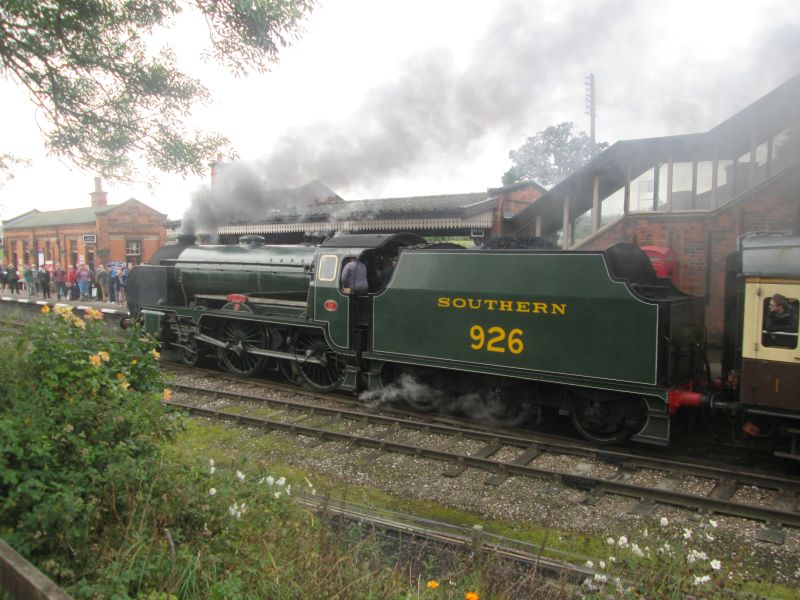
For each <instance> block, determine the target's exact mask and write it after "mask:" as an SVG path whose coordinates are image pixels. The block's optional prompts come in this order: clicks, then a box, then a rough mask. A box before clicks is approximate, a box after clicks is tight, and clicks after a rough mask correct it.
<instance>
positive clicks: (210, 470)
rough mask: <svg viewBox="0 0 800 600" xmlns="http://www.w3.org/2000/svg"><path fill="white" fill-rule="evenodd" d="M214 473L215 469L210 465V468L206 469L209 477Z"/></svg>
mask: <svg viewBox="0 0 800 600" xmlns="http://www.w3.org/2000/svg"><path fill="white" fill-rule="evenodd" d="M216 472H217V467H215V466H214V465H211V466H210V467H208V474H209V475H213V474H214V473H216Z"/></svg>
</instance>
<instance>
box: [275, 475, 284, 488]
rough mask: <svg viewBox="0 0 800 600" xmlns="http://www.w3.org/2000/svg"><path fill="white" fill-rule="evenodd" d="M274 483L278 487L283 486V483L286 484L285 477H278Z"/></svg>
mask: <svg viewBox="0 0 800 600" xmlns="http://www.w3.org/2000/svg"><path fill="white" fill-rule="evenodd" d="M275 484H276V485H277V486H279V487H283V486H284V485H286V477H281V478H280V479H278V481H276V482H275Z"/></svg>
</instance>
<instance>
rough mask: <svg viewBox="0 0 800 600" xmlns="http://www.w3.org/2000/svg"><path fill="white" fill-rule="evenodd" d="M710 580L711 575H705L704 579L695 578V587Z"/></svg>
mask: <svg viewBox="0 0 800 600" xmlns="http://www.w3.org/2000/svg"><path fill="white" fill-rule="evenodd" d="M710 579H711V577H710V576H709V575H703V576H702V577H697V576H695V578H694V584H695V585H700V584H703V583H706V582H707V581H709V580H710Z"/></svg>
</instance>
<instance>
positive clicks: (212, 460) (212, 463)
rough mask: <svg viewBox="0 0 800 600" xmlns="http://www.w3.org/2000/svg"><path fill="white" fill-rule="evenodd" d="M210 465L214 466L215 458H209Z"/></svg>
mask: <svg viewBox="0 0 800 600" xmlns="http://www.w3.org/2000/svg"><path fill="white" fill-rule="evenodd" d="M208 466H209V467H213V466H214V459H213V458H209V459H208Z"/></svg>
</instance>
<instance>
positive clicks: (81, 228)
mask: <svg viewBox="0 0 800 600" xmlns="http://www.w3.org/2000/svg"><path fill="white" fill-rule="evenodd" d="M90 196H91V206H89V207H85V208H69V209H64V210H53V211H39V210H36V209H34V210H31V211H29V212H26V213H24V214H22V215H19V216H17V217H14V218H12V219H9V220H7V221H3V233H4V238H3V249H4V251H5V261H6V263H7V264H8V263H13V264H15V265H17V266H18V267H21V266H22V265H30V264H35V265H36V266H37V267H43V266H47V265H53V264H55V263H56V262H60V263H61V264H62V265H63V266H64V267H66V266H68V265H73V264H81V263H85V264H88V265H90V266H91V267H92V268H94V266H95V265H97V264H100V263H101V262H102V263H104V264H105V263H109V262H122V261H124V262H126V263H133V264H140V263H143V262H147V261H148V260H149V259H150V257H151V256H152V255H153V253H155V251H156V250H158V248H160V247H161V246H163V245H164V244H165V243H166V231H165V229H164V226H163V224H164V222H165V221H166V218H167V215H165V214H163V213H160V212H158V211H157V210H154V209H152V208H150V207H149V206H147V205H146V204H143V203H142V202H139V201H138V200H135V199H133V198H131V199H130V200H127V201H125V202H122V203H121V204H112V205H109V204H108V193H107V192H105V191H103V188H102V182H101V180H100V178H99V177H96V178H95V180H94V191H93V192H91V194H90Z"/></svg>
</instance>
